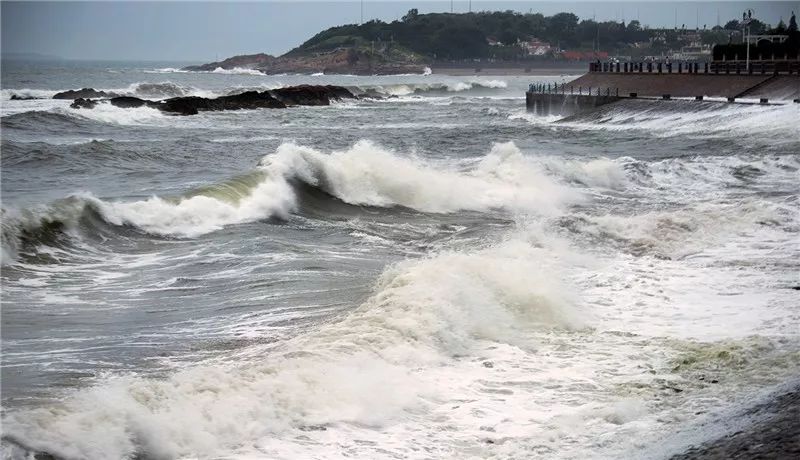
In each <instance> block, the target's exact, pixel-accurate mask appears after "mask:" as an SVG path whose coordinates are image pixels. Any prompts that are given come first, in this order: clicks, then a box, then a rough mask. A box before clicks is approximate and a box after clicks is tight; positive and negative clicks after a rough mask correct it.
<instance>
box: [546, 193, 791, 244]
mask: <svg viewBox="0 0 800 460" xmlns="http://www.w3.org/2000/svg"><path fill="white" fill-rule="evenodd" d="M558 221H559V225H560V226H561V227H563V228H566V229H568V230H570V231H572V232H574V233H576V234H579V235H583V236H585V237H588V238H589V239H590V242H591V243H592V244H601V245H609V246H611V247H614V248H615V249H617V250H620V251H622V252H625V253H628V254H631V255H634V256H651V257H655V258H660V259H681V258H684V257H686V256H689V255H692V254H696V253H698V252H701V251H703V250H705V249H707V248H708V247H709V246H712V245H714V244H718V243H720V242H724V241H725V240H726V239H727V238H729V237H731V236H734V235H738V236H742V235H747V234H755V233H758V232H774V233H773V234H772V236H771V238H770V240H772V241H777V240H780V239H781V238H788V237H790V236H791V233H792V232H796V231H798V230H800V228H799V227H798V225H800V221H798V220H797V218H796V211H795V210H792V209H790V208H788V207H786V206H783V205H780V204H775V203H771V202H768V201H762V200H752V201H748V202H742V203H733V204H724V205H721V204H696V205H692V206H687V207H685V208H681V209H676V210H670V211H652V212H646V213H641V214H635V215H630V216H626V215H615V214H606V215H601V216H591V215H583V214H574V215H570V216H564V217H561V218H559V220H558ZM781 235H782V236H781Z"/></svg>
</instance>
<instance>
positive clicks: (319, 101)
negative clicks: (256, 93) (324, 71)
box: [270, 85, 355, 105]
mask: <svg viewBox="0 0 800 460" xmlns="http://www.w3.org/2000/svg"><path fill="white" fill-rule="evenodd" d="M270 92H271V93H272V95H273V96H275V98H277V99H278V100H280V101H281V102H283V103H284V104H286V105H330V103H331V100H340V99H354V98H355V96H354V95H353V93H351V92H350V90H348V89H347V88H345V87H343V86H333V85H299V86H288V87H286V88H277V89H273V90H271V91H270Z"/></svg>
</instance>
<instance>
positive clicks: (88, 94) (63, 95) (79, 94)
mask: <svg viewBox="0 0 800 460" xmlns="http://www.w3.org/2000/svg"><path fill="white" fill-rule="evenodd" d="M114 96H116V94H114V93H107V92H105V91H97V90H96V89H94V88H82V89H71V90H69V91H62V92H60V93H56V94H54V95H53V99H78V98H84V99H90V98H98V97H114Z"/></svg>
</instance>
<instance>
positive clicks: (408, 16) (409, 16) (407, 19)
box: [403, 8, 419, 22]
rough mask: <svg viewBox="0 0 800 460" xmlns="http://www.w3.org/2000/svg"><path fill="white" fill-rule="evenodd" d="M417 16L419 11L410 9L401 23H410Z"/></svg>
mask: <svg viewBox="0 0 800 460" xmlns="http://www.w3.org/2000/svg"><path fill="white" fill-rule="evenodd" d="M418 16H419V11H417V9H416V8H411V9H410V10H408V13H407V14H406V15H405V16H403V22H411V21H413V20H415V19H417V17H418Z"/></svg>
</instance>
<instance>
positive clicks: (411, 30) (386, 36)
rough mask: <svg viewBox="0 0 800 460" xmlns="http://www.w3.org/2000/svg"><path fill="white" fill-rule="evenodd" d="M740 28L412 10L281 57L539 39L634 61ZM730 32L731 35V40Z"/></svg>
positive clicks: (722, 37) (514, 44) (484, 51)
mask: <svg viewBox="0 0 800 460" xmlns="http://www.w3.org/2000/svg"><path fill="white" fill-rule="evenodd" d="M779 27H780V26H779ZM795 27H796V25H795ZM751 28H752V29H753V30H752V33H757V32H758V31H759V29H763V30H764V31H767V30H768V26H767V25H765V24H763V23H761V22H758V21H755V20H754V21H753V23H752V24H751ZM740 29H741V27H740V24H739V23H738V22H737V21H731V22H729V23H728V24H726V26H725V28H722V27H719V26H717V27H714V28H706V26H703V28H702V29H700V30H694V29H691V30H689V29H685V28H683V27H680V28H676V29H649V28H647V27H643V26H642V25H641V24H640V23H639V21H630V22H628V23H627V24H626V23H624V22H616V21H605V22H596V21H594V20H591V19H585V20H580V18H578V16H576V15H574V14H572V13H558V14H555V15H553V16H544V15H542V14H540V13H532V14H522V13H518V12H513V11H504V12H480V13H466V14H449V13H431V14H418V12H417V10H416V9H412V10H410V11H409V12H408V14H406V15H405V16H404V17H403V18H402V20H399V21H393V22H391V23H386V22H383V21H380V20H372V21H369V22H366V23H364V24H360V25H358V24H349V25H343V26H337V27H332V28H330V29H327V30H325V31H322V32H320V33H318V34H317V35H315V36H313V37H312V38H311V39H309V40H308V41H306V42H305V43H303V44H302V45H300V46H299V47H297V48H295V49H293V50H291V51H290V52H289V53H287V54H286V56H287V57H294V56H303V55H308V54H312V53H321V52H328V51H332V50H335V49H337V48H343V47H345V48H356V49H359V50H366V51H371V52H373V53H375V52H380V53H391V54H393V55H397V56H396V57H401V56H403V57H402V58H401V59H402V60H409V58H410V57H412V56H413V57H424V58H426V59H434V60H463V59H479V58H495V59H523V58H534V56H531V55H530V53H528V52H526V51H525V49H524V48H523V47H521V46H519V42H524V41H529V40H532V39H538V40H540V41H542V42H546V43H548V44H549V45H550V47H551V48H550V49H549V50H548V51H547V52H546V53H542V54H540V55H538V56H536V57H539V58H550V59H551V58H553V57H559V54H558V50H576V51H589V50H602V51H607V52H609V53H612V54H624V55H629V56H634V57H636V56H644V55H659V54H662V53H667V52H668V51H669V50H679V49H680V48H681V47H682V46H688V45H690V44H696V43H698V42H699V43H702V44H706V45H710V44H715V43H728V42H729V41H731V40H732V39H733V40H740V38H739V35H736V34H738V33H739V32H738V31H739V30H740ZM784 30H786V26H784ZM731 34H734V35H736V37H731ZM492 45H494V46H492Z"/></svg>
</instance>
